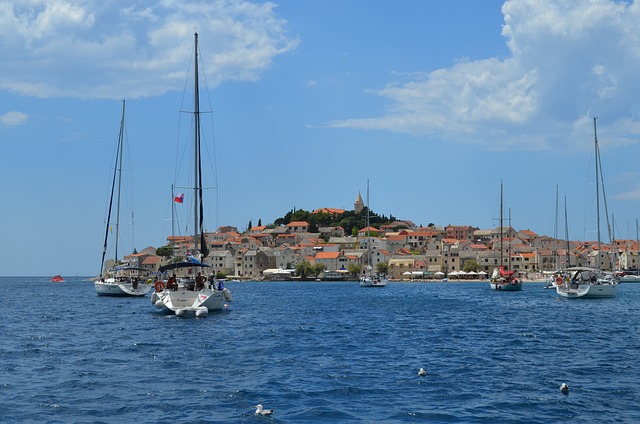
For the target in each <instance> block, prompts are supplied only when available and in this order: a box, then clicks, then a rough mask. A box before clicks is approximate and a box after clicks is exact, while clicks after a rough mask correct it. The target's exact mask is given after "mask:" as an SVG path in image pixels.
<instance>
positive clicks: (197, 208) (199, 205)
mask: <svg viewBox="0 0 640 424" xmlns="http://www.w3.org/2000/svg"><path fill="white" fill-rule="evenodd" d="M194 37H195V42H194V58H195V59H194V67H195V69H194V74H193V75H194V78H193V80H194V96H193V99H194V100H193V102H194V108H193V115H194V116H193V118H194V126H195V128H194V138H195V140H194V145H195V146H194V155H195V161H194V164H195V166H194V168H195V169H194V183H195V184H194V187H195V189H194V196H193V197H194V202H193V205H194V206H193V207H194V214H193V219H194V221H193V224H194V225H193V227H194V229H195V231H194V236H193V243H194V246H195V247H196V248H197V246H198V235H200V253H201V254H202V259H204V258H205V257H206V256H207V255H208V253H209V252H208V249H207V245H206V242H205V236H204V205H203V202H202V155H201V153H200V151H201V149H200V89H199V86H198V33H197V32H196V33H195V34H194Z"/></svg>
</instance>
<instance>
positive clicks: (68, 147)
mask: <svg viewBox="0 0 640 424" xmlns="http://www.w3.org/2000/svg"><path fill="white" fill-rule="evenodd" d="M98 3H99V2H98ZM98 3H96V2H92V1H79V0H65V1H63V0H46V1H45V0H28V1H19V2H18V1H3V0H0V36H1V39H2V40H3V42H2V44H0V59H1V61H2V64H3V65H2V67H0V147H1V150H2V158H3V160H2V166H0V179H1V181H2V184H3V188H4V192H5V196H4V201H3V202H2V209H1V211H2V212H1V217H2V219H1V220H0V232H1V234H2V240H3V243H0V275H50V274H55V273H62V274H65V275H95V274H97V273H98V271H99V268H100V257H101V252H102V244H103V237H104V230H105V229H104V225H105V224H104V223H105V217H106V208H107V202H108V188H109V183H110V179H111V178H112V175H111V174H112V172H113V158H114V149H115V143H116V141H117V135H118V129H119V123H120V113H121V99H126V101H127V112H126V135H127V137H126V143H127V147H128V151H127V154H126V155H125V158H126V160H127V163H128V164H127V165H126V167H125V171H126V172H125V173H124V174H125V175H124V178H123V179H124V180H127V181H130V183H127V184H125V185H126V190H124V191H127V190H128V194H127V195H126V196H125V199H126V201H123V209H124V206H125V205H126V207H127V208H129V209H130V210H133V212H134V219H133V223H131V218H130V212H126V213H125V212H123V214H124V216H125V217H126V218H123V219H122V221H126V223H123V224H122V225H121V233H125V232H126V233H127V234H128V235H127V236H122V237H123V239H124V245H123V246H122V247H121V249H124V250H125V251H128V250H130V249H131V248H132V247H136V248H137V249H139V250H140V249H143V248H145V247H147V246H150V245H152V246H156V247H157V246H161V245H163V244H165V241H166V237H167V235H169V234H170V233H171V225H170V222H171V202H170V196H171V184H174V183H175V184H178V185H179V184H180V181H178V179H179V177H178V176H179V173H178V172H177V169H178V168H179V165H180V164H181V163H182V162H183V159H181V158H182V157H183V153H182V151H183V150H180V149H181V147H178V146H180V145H181V143H186V141H185V140H184V138H185V137H183V135H182V132H184V131H182V130H185V129H186V128H188V123H186V122H187V121H185V117H184V116H185V115H184V114H181V113H180V110H181V109H182V110H189V109H190V108H191V106H190V104H191V103H190V102H191V100H190V97H189V96H190V94H189V93H185V92H184V87H185V83H186V81H187V77H186V75H187V73H188V71H189V64H190V61H191V52H192V45H193V33H194V32H195V31H196V30H197V32H198V33H199V38H200V51H201V57H200V59H201V62H202V64H203V66H204V76H205V77H206V86H207V87H208V88H209V94H210V103H209V100H208V99H206V98H205V99H204V101H205V105H204V106H203V109H206V110H211V111H212V113H211V114H210V116H211V117H212V119H213V124H211V123H209V124H208V125H209V127H208V129H211V128H213V133H214V135H213V136H207V143H208V144H207V150H206V155H207V159H206V160H207V161H210V162H209V163H211V164H215V174H214V172H211V173H209V174H208V175H207V176H206V178H208V182H205V185H207V184H208V185H209V186H214V185H215V186H217V189H215V190H214V189H211V190H207V196H208V200H207V204H206V205H207V209H208V211H209V213H207V217H206V221H207V228H208V229H210V230H214V229H215V228H217V227H218V226H219V225H234V226H237V227H238V228H239V229H240V230H244V229H245V227H246V225H247V223H248V222H249V220H252V222H253V223H254V224H256V223H257V222H258V220H259V219H261V220H262V223H264V224H266V223H271V222H273V220H275V219H276V218H278V217H281V216H283V215H284V214H285V213H286V212H287V211H289V210H291V209H293V208H296V209H307V210H313V209H316V208H319V207H336V208H345V209H352V208H353V202H354V200H355V198H356V196H357V194H358V192H361V193H362V194H363V196H364V195H365V193H366V184H367V179H368V180H370V184H371V197H370V199H371V200H370V205H371V208H372V210H373V211H375V212H377V213H379V214H384V215H390V214H393V215H394V216H395V217H397V218H399V219H409V220H412V221H414V222H415V223H417V224H422V225H425V226H426V225H427V224H429V223H434V224H436V225H443V226H444V225H448V224H452V225H473V226H477V227H480V228H493V227H495V226H496V225H498V218H499V187H500V181H501V180H502V181H503V182H504V199H505V210H510V211H511V218H512V224H513V226H514V227H515V228H517V229H531V230H533V231H535V232H537V233H539V234H548V235H553V232H554V226H555V196H556V187H559V193H560V203H561V205H562V203H563V199H564V197H565V196H566V197H567V207H568V215H569V220H568V221H569V235H570V237H571V238H572V239H579V240H585V239H589V240H594V239H595V238H596V231H595V229H596V224H595V218H594V216H595V206H594V205H595V200H594V195H593V192H594V191H595V186H594V172H595V171H594V169H593V166H594V163H593V156H594V155H593V121H592V119H593V116H594V115H595V114H597V115H598V139H599V142H600V149H601V154H602V161H603V165H602V166H603V172H604V177H605V184H606V193H607V202H608V209H609V214H610V215H613V216H614V218H615V227H616V237H617V238H635V220H636V218H638V215H640V213H639V209H638V206H639V204H640V180H639V179H638V166H637V161H638V158H640V155H639V153H640V152H639V151H638V150H639V146H638V141H639V132H640V117H639V116H638V113H639V112H640V97H639V96H638V93H639V92H640V87H638V86H639V85H640V79H638V75H640V49H639V48H638V46H639V45H640V44H639V43H638V40H639V39H640V27H638V25H637V22H639V21H640V5H638V4H637V3H634V2H630V1H628V2H622V1H606V0H590V1H588V2H583V1H577V0H576V1H566V0H553V1H551V0H548V1H547V0H535V1H534V0H519V1H493V0H485V1H481V2H480V1H476V0H447V1H444V0H441V1H422V0H404V1H402V2H391V1H381V0H366V1H365V0H360V1H357V0H353V1H343V0H324V1H321V2H301V1H293V0H288V1H282V2H277V1H275V2H269V3H266V2H249V1H207V2H195V1H190V0H186V1H185V0H180V1H178V0H175V1H174V0H165V1H158V2H153V1H127V2H121V1H114V2H107V3H106V4H98ZM209 104H210V106H209ZM209 108H211V109H209ZM214 152H215V154H214ZM180 167H181V166H180ZM187 197H188V196H187ZM178 206H179V208H178V209H179V212H178V215H180V214H183V213H184V209H182V210H180V208H181V207H182V208H185V209H186V208H188V199H185V204H184V205H178ZM560 215H561V216H562V215H563V211H562V210H561V211H560ZM179 222H180V225H181V226H185V228H182V230H181V232H182V233H184V232H185V231H189V228H187V227H186V225H188V222H187V220H186V218H185V219H182V220H181V221H180V220H179ZM603 222H604V220H603ZM559 228H560V229H559V232H560V235H564V222H560V224H559ZM603 231H604V230H603ZM25 258H26V260H25ZM33 259H37V260H35V261H34V260H33Z"/></svg>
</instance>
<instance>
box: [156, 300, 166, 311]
mask: <svg viewBox="0 0 640 424" xmlns="http://www.w3.org/2000/svg"><path fill="white" fill-rule="evenodd" d="M154 305H156V308H158V309H162V308H164V302H163V301H162V300H160V299H158V300H156V303H154Z"/></svg>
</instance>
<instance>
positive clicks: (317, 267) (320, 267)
mask: <svg viewBox="0 0 640 424" xmlns="http://www.w3.org/2000/svg"><path fill="white" fill-rule="evenodd" d="M325 268H326V266H325V264H321V263H315V264H313V265H312V266H311V274H312V275H313V276H314V277H317V276H318V274H320V273H322V271H324V269H325Z"/></svg>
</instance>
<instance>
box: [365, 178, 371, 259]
mask: <svg viewBox="0 0 640 424" xmlns="http://www.w3.org/2000/svg"><path fill="white" fill-rule="evenodd" d="M365 226H366V228H367V230H366V231H367V264H368V265H369V270H367V271H368V272H371V271H372V267H371V237H370V234H371V232H370V231H369V227H370V218H369V179H368V178H367V220H366V224H365Z"/></svg>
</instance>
